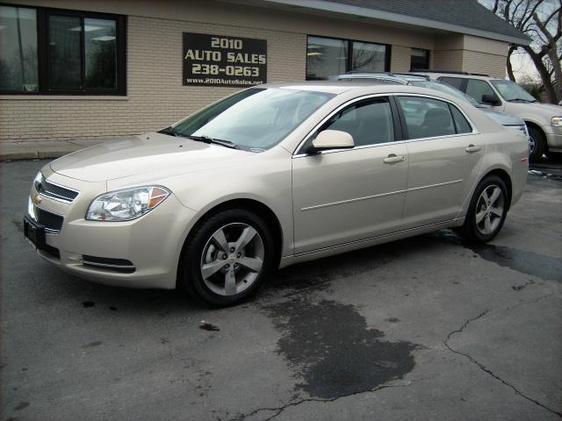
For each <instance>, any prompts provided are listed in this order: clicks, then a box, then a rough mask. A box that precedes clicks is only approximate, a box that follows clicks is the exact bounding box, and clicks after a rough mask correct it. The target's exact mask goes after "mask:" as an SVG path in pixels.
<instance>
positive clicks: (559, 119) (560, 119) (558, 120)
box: [550, 116, 562, 127]
mask: <svg viewBox="0 0 562 421" xmlns="http://www.w3.org/2000/svg"><path fill="white" fill-rule="evenodd" d="M550 122H551V123H552V125H553V126H556V127H562V116H556V117H552V120H550Z"/></svg>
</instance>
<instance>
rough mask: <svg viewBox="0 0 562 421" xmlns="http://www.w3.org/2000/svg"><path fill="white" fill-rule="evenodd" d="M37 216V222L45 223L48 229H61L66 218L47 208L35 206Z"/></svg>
mask: <svg viewBox="0 0 562 421" xmlns="http://www.w3.org/2000/svg"><path fill="white" fill-rule="evenodd" d="M35 216H36V217H37V222H39V223H40V224H41V225H43V226H44V227H45V228H46V229H47V230H51V231H60V230H61V228H62V223H63V221H64V218H63V217H62V216H60V215H56V214H54V213H51V212H47V211H46V210H43V209H39V208H35Z"/></svg>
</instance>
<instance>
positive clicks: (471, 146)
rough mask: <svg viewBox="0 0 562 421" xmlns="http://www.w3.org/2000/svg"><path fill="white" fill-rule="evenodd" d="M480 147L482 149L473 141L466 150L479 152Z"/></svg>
mask: <svg viewBox="0 0 562 421" xmlns="http://www.w3.org/2000/svg"><path fill="white" fill-rule="evenodd" d="M480 149H482V148H481V147H480V146H476V145H473V144H472V143H471V144H470V145H468V146H467V147H466V149H465V151H467V152H468V153H474V152H478V151H479V150H480Z"/></svg>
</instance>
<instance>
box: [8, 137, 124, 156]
mask: <svg viewBox="0 0 562 421" xmlns="http://www.w3.org/2000/svg"><path fill="white" fill-rule="evenodd" d="M131 138H132V136H128V137H113V138H94V139H64V140H49V141H36V142H28V141H26V142H8V143H0V161H19V160H25V159H28V160H29V159H54V158H59V157H61V156H64V155H67V154H69V153H72V152H76V151H78V150H80V149H84V148H86V147H89V146H94V145H98V144H100V143H108V142H116V141H118V140H126V139H131Z"/></svg>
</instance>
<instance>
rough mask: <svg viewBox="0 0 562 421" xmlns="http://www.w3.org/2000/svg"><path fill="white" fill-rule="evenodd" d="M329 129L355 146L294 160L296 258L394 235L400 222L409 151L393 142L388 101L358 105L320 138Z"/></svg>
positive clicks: (340, 115)
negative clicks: (348, 137) (349, 138)
mask: <svg viewBox="0 0 562 421" xmlns="http://www.w3.org/2000/svg"><path fill="white" fill-rule="evenodd" d="M326 129H332V130H342V131H346V132H348V133H349V134H351V136H352V137H353V139H354V142H355V145H356V146H355V148H353V149H348V150H337V151H336V150H334V151H324V152H322V153H318V154H299V155H297V156H295V157H294V159H293V161H292V162H293V215H294V221H295V223H294V230H295V232H294V238H295V253H296V254H299V253H305V252H309V251H313V250H317V249H321V248H324V247H331V246H335V245H338V244H345V243H349V242H353V241H357V240H361V239H366V238H369V237H372V236H375V235H378V234H384V233H388V232H391V231H395V230H397V229H399V228H400V226H401V223H402V211H403V207H404V200H405V189H406V185H407V176H408V160H407V156H406V154H407V151H406V146H405V145H404V144H403V143H394V140H395V133H396V132H397V125H396V124H395V120H394V118H393V113H392V112H391V106H390V102H389V99H388V98H386V97H376V98H371V99H368V100H361V101H358V102H355V103H354V104H351V105H349V106H348V107H346V108H344V109H343V110H342V111H339V112H338V113H336V114H334V115H333V116H332V117H331V118H330V119H329V120H328V122H327V123H325V124H324V125H323V126H322V127H321V128H320V129H319V130H318V131H317V133H318V132H320V131H322V130H326ZM313 138H314V136H312V137H311V138H310V139H309V142H311V141H312V139H313ZM305 149H306V147H305Z"/></svg>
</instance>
